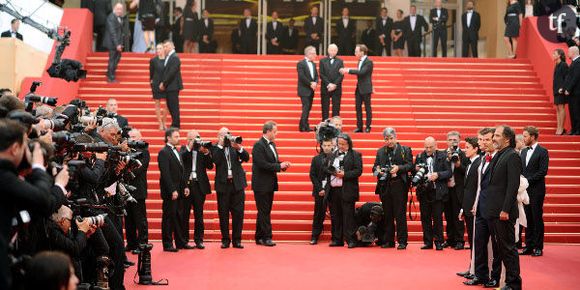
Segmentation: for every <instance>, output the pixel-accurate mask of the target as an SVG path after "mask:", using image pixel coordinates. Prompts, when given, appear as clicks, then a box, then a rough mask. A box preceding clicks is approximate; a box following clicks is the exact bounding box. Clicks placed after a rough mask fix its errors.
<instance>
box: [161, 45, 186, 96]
mask: <svg viewBox="0 0 580 290" xmlns="http://www.w3.org/2000/svg"><path fill="white" fill-rule="evenodd" d="M167 57H168V58H169V59H167V58H166V59H165V60H166V61H167V64H166V65H165V69H164V70H163V86H164V87H165V91H167V92H174V91H181V90H183V81H182V79H181V60H180V59H179V56H177V53H175V52H174V53H172V54H171V55H170V56H167Z"/></svg>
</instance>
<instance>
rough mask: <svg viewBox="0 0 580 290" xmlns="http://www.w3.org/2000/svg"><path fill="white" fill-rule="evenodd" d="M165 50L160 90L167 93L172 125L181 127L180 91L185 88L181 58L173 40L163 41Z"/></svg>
mask: <svg viewBox="0 0 580 290" xmlns="http://www.w3.org/2000/svg"><path fill="white" fill-rule="evenodd" d="M163 49H164V50H165V55H166V57H165V63H164V65H165V70H164V71H163V79H162V82H161V83H160V84H159V90H160V91H162V92H165V94H166V95H167V100H166V101H167V109H169V113H170V114H171V127H174V128H179V127H181V119H180V116H179V91H181V90H183V81H182V79H181V60H180V59H179V57H178V56H177V53H175V46H174V44H173V42H171V41H169V40H166V41H165V42H164V43H163Z"/></svg>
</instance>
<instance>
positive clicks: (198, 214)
mask: <svg viewBox="0 0 580 290" xmlns="http://www.w3.org/2000/svg"><path fill="white" fill-rule="evenodd" d="M189 192H190V193H189V196H188V197H186V198H183V199H182V200H181V203H180V208H179V222H180V223H181V231H182V233H183V234H182V237H183V240H184V241H185V242H186V243H189V218H190V216H191V209H192V208H193V218H194V231H193V240H194V241H195V243H196V244H197V243H200V242H203V233H204V223H203V205H204V204H205V194H204V193H202V192H201V189H200V188H199V183H198V182H197V181H192V183H191V185H190V186H189Z"/></svg>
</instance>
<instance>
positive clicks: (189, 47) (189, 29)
mask: <svg viewBox="0 0 580 290" xmlns="http://www.w3.org/2000/svg"><path fill="white" fill-rule="evenodd" d="M182 19H183V52H188V53H193V52H195V44H196V43H197V40H198V38H199V36H198V35H197V34H198V30H199V16H198V15H197V11H196V8H195V0H187V3H186V4H185V9H183V18H182Z"/></svg>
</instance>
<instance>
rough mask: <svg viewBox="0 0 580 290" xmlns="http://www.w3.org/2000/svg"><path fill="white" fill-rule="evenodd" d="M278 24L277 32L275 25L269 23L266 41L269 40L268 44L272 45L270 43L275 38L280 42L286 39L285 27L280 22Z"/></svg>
mask: <svg viewBox="0 0 580 290" xmlns="http://www.w3.org/2000/svg"><path fill="white" fill-rule="evenodd" d="M277 22H278V24H276V30H274V24H273V23H272V22H268V24H267V25H266V39H267V40H268V43H270V42H269V41H270V40H272V39H274V38H277V39H278V42H281V41H282V39H283V37H284V31H285V28H284V25H283V24H282V22H280V21H277Z"/></svg>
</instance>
